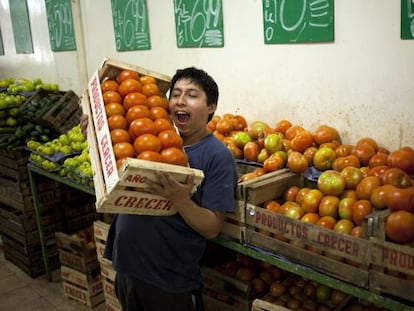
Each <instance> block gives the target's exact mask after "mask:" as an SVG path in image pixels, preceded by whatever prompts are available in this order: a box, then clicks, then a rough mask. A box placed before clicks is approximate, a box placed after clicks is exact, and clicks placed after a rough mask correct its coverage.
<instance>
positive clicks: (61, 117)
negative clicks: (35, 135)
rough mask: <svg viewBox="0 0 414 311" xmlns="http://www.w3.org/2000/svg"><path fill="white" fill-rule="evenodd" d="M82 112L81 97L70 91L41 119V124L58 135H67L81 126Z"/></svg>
mask: <svg viewBox="0 0 414 311" xmlns="http://www.w3.org/2000/svg"><path fill="white" fill-rule="evenodd" d="M81 115H82V110H81V108H80V106H79V97H78V95H76V94H75V92H73V91H71V90H69V91H67V92H66V93H65V94H64V95H63V96H62V98H61V99H60V100H59V101H58V102H57V103H55V104H54V105H53V106H52V107H51V108H50V109H49V110H48V111H47V112H46V113H45V114H44V115H43V116H42V117H41V119H40V123H41V124H42V125H44V126H46V127H48V128H50V129H52V130H54V131H55V132H56V133H58V134H65V133H67V132H68V131H69V130H70V129H72V128H73V127H74V126H75V125H78V124H79V121H80V117H81Z"/></svg>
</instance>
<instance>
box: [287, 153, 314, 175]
mask: <svg viewBox="0 0 414 311" xmlns="http://www.w3.org/2000/svg"><path fill="white" fill-rule="evenodd" d="M308 166H309V163H308V160H307V159H306V157H305V156H304V155H303V154H302V153H300V152H297V151H292V152H290V153H289V154H288V159H287V167H288V168H289V169H290V170H291V171H292V172H294V173H303V172H304V171H305V170H306V168H307V167H308Z"/></svg>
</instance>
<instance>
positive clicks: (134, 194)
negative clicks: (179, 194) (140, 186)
mask: <svg viewBox="0 0 414 311" xmlns="http://www.w3.org/2000/svg"><path fill="white" fill-rule="evenodd" d="M97 208H98V212H116V213H129V214H140V215H158V216H170V215H174V214H176V213H177V210H176V209H175V208H174V204H173V203H172V202H171V201H169V200H167V199H165V198H164V197H162V196H160V195H154V194H151V193H146V192H139V191H128V190H117V189H115V190H113V191H112V192H111V194H110V195H109V196H108V197H107V198H106V199H105V200H102V201H100V202H99V203H98V204H97Z"/></svg>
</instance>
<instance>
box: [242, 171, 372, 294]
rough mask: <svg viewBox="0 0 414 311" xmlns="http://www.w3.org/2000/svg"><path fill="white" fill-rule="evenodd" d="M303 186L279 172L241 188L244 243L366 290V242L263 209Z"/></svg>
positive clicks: (291, 175) (297, 179) (295, 177)
mask: <svg viewBox="0 0 414 311" xmlns="http://www.w3.org/2000/svg"><path fill="white" fill-rule="evenodd" d="M302 184H303V178H302V176H301V175H296V174H294V173H292V172H289V171H285V172H283V170H280V173H279V174H276V175H274V176H273V177H272V178H268V179H264V180H262V181H259V182H253V183H251V184H250V185H247V186H246V187H245V188H244V198H245V201H246V233H245V243H247V244H249V245H253V246H256V247H259V248H262V249H265V250H267V251H271V252H274V254H275V256H284V257H286V258H289V259H290V260H292V261H294V262H297V263H299V264H302V265H305V266H308V267H310V268H313V269H315V270H317V271H320V272H323V273H325V274H328V275H331V276H333V277H336V278H338V279H341V280H343V281H346V282H349V283H351V284H354V285H356V286H359V287H363V288H368V269H369V261H370V257H369V256H370V253H369V246H368V239H366V238H357V237H353V236H351V235H345V234H342V233H337V232H334V231H333V230H330V229H326V228H324V227H321V226H316V225H314V224H309V223H306V222H303V221H300V220H296V219H293V218H289V217H287V216H284V215H281V214H278V213H274V212H272V211H269V210H267V209H265V208H263V207H262V204H263V203H264V202H266V201H268V200H277V199H280V198H281V196H282V195H283V192H284V190H286V189H288V187H289V186H292V185H298V186H300V185H302Z"/></svg>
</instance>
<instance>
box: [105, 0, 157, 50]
mask: <svg viewBox="0 0 414 311" xmlns="http://www.w3.org/2000/svg"><path fill="white" fill-rule="evenodd" d="M111 5H112V19H113V23H114V33H115V44H116V50H117V51H119V52H121V51H133V50H149V49H150V48H151V42H150V35H149V29H148V15H147V3H146V1H145V0H111Z"/></svg>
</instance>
